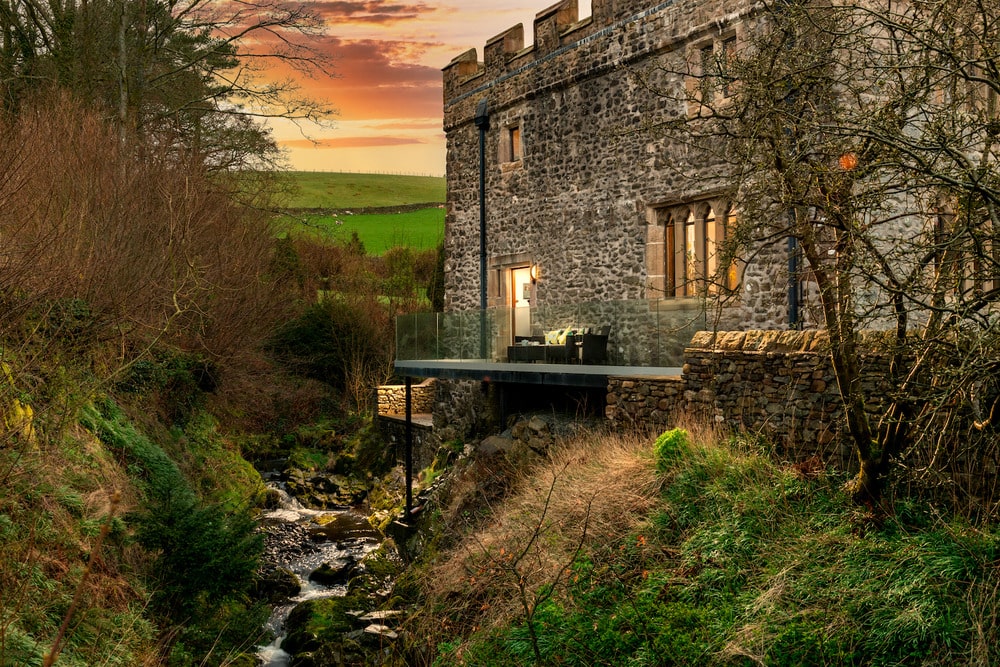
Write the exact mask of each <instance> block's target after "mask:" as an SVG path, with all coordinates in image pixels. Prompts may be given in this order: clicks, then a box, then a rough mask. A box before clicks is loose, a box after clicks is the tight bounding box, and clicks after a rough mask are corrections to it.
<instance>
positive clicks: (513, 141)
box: [508, 125, 521, 162]
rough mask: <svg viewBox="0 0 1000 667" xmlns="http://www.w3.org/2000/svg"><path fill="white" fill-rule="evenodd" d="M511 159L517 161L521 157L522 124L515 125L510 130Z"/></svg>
mask: <svg viewBox="0 0 1000 667" xmlns="http://www.w3.org/2000/svg"><path fill="white" fill-rule="evenodd" d="M508 138H509V144H508V145H509V147H510V161H511V162H517V161H518V160H520V159H521V126H520V125H515V126H514V127H512V128H510V130H509V137H508Z"/></svg>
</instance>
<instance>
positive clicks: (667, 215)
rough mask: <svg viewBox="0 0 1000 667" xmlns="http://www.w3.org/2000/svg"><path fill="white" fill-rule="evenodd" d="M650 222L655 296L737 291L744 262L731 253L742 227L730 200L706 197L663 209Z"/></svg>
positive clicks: (649, 263)
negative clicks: (731, 241)
mask: <svg viewBox="0 0 1000 667" xmlns="http://www.w3.org/2000/svg"><path fill="white" fill-rule="evenodd" d="M650 225H651V229H650V231H649V233H648V234H647V251H646V253H647V272H648V274H649V276H650V282H649V287H650V289H651V292H652V293H653V294H654V295H656V296H660V295H661V294H658V293H661V292H662V296H664V297H667V298H670V297H695V296H705V295H711V294H719V293H720V292H731V291H733V290H735V289H737V286H738V284H739V269H738V265H737V262H735V261H732V260H730V259H729V255H728V254H727V252H726V240H727V239H728V238H729V237H730V235H731V234H732V233H733V232H732V230H733V229H734V228H735V225H736V212H735V209H734V207H733V206H732V205H731V204H730V203H729V202H726V201H717V200H713V201H708V200H702V201H697V202H691V203H689V204H680V205H677V206H671V207H669V208H663V209H657V210H656V211H654V215H652V216H651V220H650ZM724 263H725V266H723V264H724Z"/></svg>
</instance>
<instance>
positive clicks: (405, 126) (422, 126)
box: [365, 120, 441, 130]
mask: <svg viewBox="0 0 1000 667" xmlns="http://www.w3.org/2000/svg"><path fill="white" fill-rule="evenodd" d="M365 128H366V129H369V130H440V129H441V121H439V120H438V121H426V122H422V123H377V124H372V125H365Z"/></svg>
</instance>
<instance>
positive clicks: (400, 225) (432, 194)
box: [278, 171, 445, 255]
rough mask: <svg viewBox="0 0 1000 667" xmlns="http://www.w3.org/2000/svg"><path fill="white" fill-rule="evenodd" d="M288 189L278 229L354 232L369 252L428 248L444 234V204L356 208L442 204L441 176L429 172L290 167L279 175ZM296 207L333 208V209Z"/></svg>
mask: <svg viewBox="0 0 1000 667" xmlns="http://www.w3.org/2000/svg"><path fill="white" fill-rule="evenodd" d="M284 176H285V177H286V178H287V179H288V180H289V187H290V190H291V194H290V196H289V199H288V201H287V202H286V204H285V205H286V207H287V208H288V209H292V210H295V213H289V214H288V215H285V216H282V218H281V219H279V220H278V233H279V234H282V235H285V234H290V235H292V236H293V237H295V238H311V239H313V240H315V241H318V242H321V243H342V242H346V241H348V240H350V238H351V233H352V232H357V234H358V238H360V239H361V242H362V243H364V245H365V250H366V251H367V253H368V254H369V255H381V254H382V253H384V252H385V251H386V250H388V249H389V248H393V247H395V246H406V247H409V248H413V249H414V250H424V249H428V248H434V247H436V246H437V244H438V243H440V242H441V239H442V238H444V208H443V207H442V208H439V207H437V206H429V207H427V208H420V209H418V210H413V211H404V212H399V213H389V212H369V213H358V212H357V211H358V210H361V209H371V208H389V207H396V206H400V207H405V206H413V205H414V204H438V203H440V204H443V203H444V199H445V180H444V179H443V178H436V177H430V176H393V175H387V174H335V173H328V172H316V171H293V172H288V173H287V174H285V175H284ZM302 209H327V210H330V209H332V210H335V211H338V213H336V214H334V215H325V214H321V213H318V212H317V213H308V212H303V211H302Z"/></svg>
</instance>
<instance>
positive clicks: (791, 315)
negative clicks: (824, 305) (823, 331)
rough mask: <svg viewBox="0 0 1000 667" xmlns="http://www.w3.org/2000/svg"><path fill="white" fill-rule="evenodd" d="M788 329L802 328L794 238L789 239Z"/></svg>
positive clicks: (797, 251) (797, 264)
mask: <svg viewBox="0 0 1000 667" xmlns="http://www.w3.org/2000/svg"><path fill="white" fill-rule="evenodd" d="M792 215H794V213H793V214H792ZM788 328H789V329H801V328H802V322H801V321H800V318H799V244H798V242H797V241H796V239H795V237H794V236H789V237H788Z"/></svg>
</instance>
